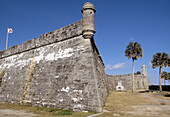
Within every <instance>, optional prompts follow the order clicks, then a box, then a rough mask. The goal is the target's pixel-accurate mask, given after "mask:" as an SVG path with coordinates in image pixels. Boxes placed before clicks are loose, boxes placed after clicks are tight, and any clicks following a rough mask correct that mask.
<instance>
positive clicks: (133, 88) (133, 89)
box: [132, 59, 135, 92]
mask: <svg viewBox="0 0 170 117" xmlns="http://www.w3.org/2000/svg"><path fill="white" fill-rule="evenodd" d="M134 65H135V60H134V59H133V71H132V92H134V91H135V87H134V69H135V68H134V67H135V66H134Z"/></svg>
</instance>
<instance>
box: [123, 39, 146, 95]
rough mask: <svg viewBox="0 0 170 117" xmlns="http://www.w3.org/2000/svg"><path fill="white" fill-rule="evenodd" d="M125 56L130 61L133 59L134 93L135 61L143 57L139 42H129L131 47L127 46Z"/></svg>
mask: <svg viewBox="0 0 170 117" xmlns="http://www.w3.org/2000/svg"><path fill="white" fill-rule="evenodd" d="M125 56H126V57H128V59H130V58H132V61H133V72H132V92H134V89H135V88H134V64H135V60H137V59H138V58H141V57H143V49H142V47H141V45H140V44H139V43H138V42H135V43H133V42H129V45H128V46H126V50H125Z"/></svg>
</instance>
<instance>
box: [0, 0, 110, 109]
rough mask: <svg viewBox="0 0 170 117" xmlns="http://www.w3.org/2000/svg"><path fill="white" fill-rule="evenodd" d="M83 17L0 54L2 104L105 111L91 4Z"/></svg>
mask: <svg viewBox="0 0 170 117" xmlns="http://www.w3.org/2000/svg"><path fill="white" fill-rule="evenodd" d="M82 13H83V19H81V20H79V21H78V22H75V23H73V24H70V25H68V26H65V27H63V28H60V29H58V30H55V31H52V32H49V33H46V34H43V35H41V36H39V38H36V39H31V40H28V41H26V42H24V43H23V44H22V45H16V46H13V47H11V48H9V49H7V50H3V51H1V52H0V70H1V71H0V81H2V82H0V102H8V103H20V104H30V105H33V106H38V107H42V106H43V107H52V108H59V109H60V108H63V109H72V110H74V111H96V112H102V109H103V106H104V104H105V100H106V96H107V94H108V90H107V86H106V85H107V81H106V77H105V70H104V64H103V61H102V58H101V56H100V53H99V51H98V49H97V46H96V44H95V41H94V38H93V37H94V34H95V29H94V13H95V8H94V6H93V5H92V4H91V3H86V4H85V5H84V6H83V9H82Z"/></svg>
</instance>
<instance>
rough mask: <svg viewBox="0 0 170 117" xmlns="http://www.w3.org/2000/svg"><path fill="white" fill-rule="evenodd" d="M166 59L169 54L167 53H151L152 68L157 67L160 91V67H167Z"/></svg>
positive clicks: (160, 88)
mask: <svg viewBox="0 0 170 117" xmlns="http://www.w3.org/2000/svg"><path fill="white" fill-rule="evenodd" d="M168 59H169V56H168V54H167V53H165V52H163V53H160V52H158V53H156V54H154V55H153V59H152V61H151V63H152V68H156V67H159V90H160V92H162V86H161V69H162V67H167V66H168Z"/></svg>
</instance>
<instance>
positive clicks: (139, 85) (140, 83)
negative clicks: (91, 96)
mask: <svg viewBox="0 0 170 117" xmlns="http://www.w3.org/2000/svg"><path fill="white" fill-rule="evenodd" d="M107 80H108V87H109V90H116V86H117V85H118V82H121V83H122V86H123V87H124V88H125V90H131V89H132V75H131V74H123V75H107ZM134 82H135V89H148V86H149V85H150V81H149V79H148V77H147V76H144V75H135V76H134Z"/></svg>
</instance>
